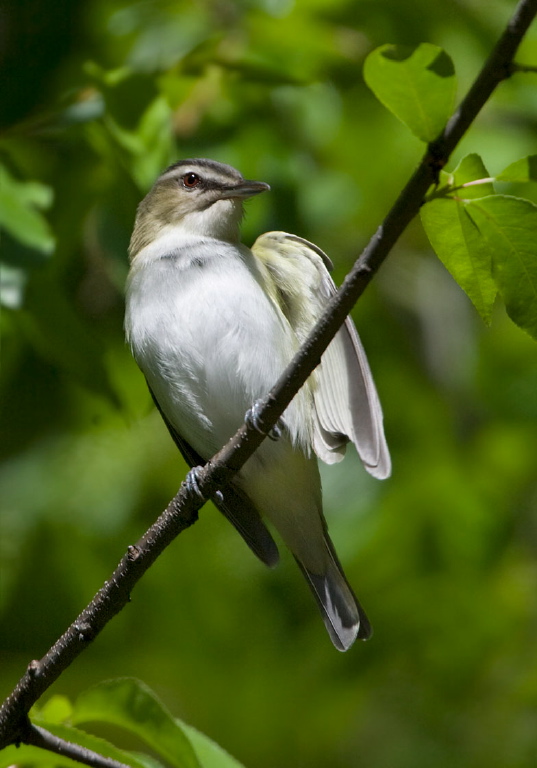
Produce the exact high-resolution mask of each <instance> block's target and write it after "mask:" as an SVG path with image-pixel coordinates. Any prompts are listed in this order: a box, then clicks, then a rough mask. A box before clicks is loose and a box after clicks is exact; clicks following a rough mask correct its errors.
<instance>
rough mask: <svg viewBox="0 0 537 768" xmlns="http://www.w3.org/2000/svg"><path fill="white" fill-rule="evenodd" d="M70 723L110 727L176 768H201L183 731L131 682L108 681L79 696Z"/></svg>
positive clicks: (142, 688) (144, 688)
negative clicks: (128, 734) (142, 743)
mask: <svg viewBox="0 0 537 768" xmlns="http://www.w3.org/2000/svg"><path fill="white" fill-rule="evenodd" d="M72 721H73V723H74V724H75V725H76V724H80V723H84V722H100V723H113V724H114V725H118V726H120V727H122V728H125V729H126V730H128V731H130V732H131V733H134V734H136V735H137V736H138V737H139V738H141V739H143V740H144V741H145V742H146V744H147V745H148V746H149V747H151V748H152V749H153V750H154V751H155V752H156V753H157V754H158V755H159V756H161V757H162V758H164V760H166V761H167V762H168V763H169V764H170V765H172V766H176V768H203V767H202V765H201V763H200V762H199V760H198V758H197V757H196V753H195V751H194V749H193V747H192V745H191V743H190V740H189V738H188V736H187V735H186V734H185V731H184V730H183V728H182V727H181V726H180V725H179V723H178V722H177V721H176V720H175V719H174V718H173V717H172V715H171V713H170V712H169V711H168V710H167V709H166V708H165V707H164V705H163V704H162V703H161V702H160V701H159V699H158V698H157V697H156V696H155V694H154V693H153V692H152V691H151V690H150V689H149V688H147V686H145V685H144V684H143V683H141V682H140V681H138V680H134V679H133V678H119V679H117V680H109V681H106V682H103V683H100V684H99V685H96V686H94V687H93V688H90V689H88V690H87V691H85V692H84V693H82V694H81V695H80V696H79V697H78V699H77V701H76V703H75V706H74V711H73V716H72Z"/></svg>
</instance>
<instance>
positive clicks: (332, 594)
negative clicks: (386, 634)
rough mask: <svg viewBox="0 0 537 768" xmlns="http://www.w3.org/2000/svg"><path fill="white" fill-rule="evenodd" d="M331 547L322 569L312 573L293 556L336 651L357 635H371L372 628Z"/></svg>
mask: <svg viewBox="0 0 537 768" xmlns="http://www.w3.org/2000/svg"><path fill="white" fill-rule="evenodd" d="M327 544H328V542H327ZM330 544H331V542H330ZM328 546H329V547H330V545H329V544H328ZM331 549H332V548H331V547H330V548H329V559H328V564H327V567H326V568H325V570H324V572H323V573H313V572H312V571H310V570H308V569H307V568H306V567H305V566H304V564H303V563H301V562H300V560H298V559H297V558H295V559H296V561H297V563H298V565H299V566H300V570H301V571H302V573H303V574H304V576H305V577H306V580H307V582H308V584H309V586H310V588H311V591H312V592H313V594H314V596H315V599H316V601H317V604H318V606H319V608H320V609H321V614H322V617H323V621H324V624H325V626H326V629H327V630H328V634H329V635H330V639H331V640H332V642H333V643H334V645H335V647H336V648H337V649H338V651H346V650H348V649H349V648H350V647H351V645H352V644H353V643H354V641H355V640H356V639H357V638H358V639H360V640H367V639H368V638H369V637H371V634H372V630H371V625H370V623H369V620H368V618H367V616H366V614H365V611H364V609H363V608H362V606H361V605H360V603H359V602H358V600H357V599H356V597H355V596H354V593H353V591H352V589H351V588H350V586H349V584H348V582H347V579H346V578H345V576H344V574H343V571H342V569H341V566H340V565H339V563H338V561H337V558H335V556H333V554H332V552H331Z"/></svg>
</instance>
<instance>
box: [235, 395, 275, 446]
mask: <svg viewBox="0 0 537 768" xmlns="http://www.w3.org/2000/svg"><path fill="white" fill-rule="evenodd" d="M264 405H265V403H264V401H263V400H256V401H255V403H254V404H253V405H252V407H251V408H249V409H248V410H247V411H246V415H245V417H244V421H245V422H246V424H247V425H248V426H249V427H253V428H254V429H255V430H256V431H257V432H259V433H260V434H262V435H266V436H267V437H268V438H269V439H270V440H279V439H280V437H281V436H282V432H283V428H284V423H283V420H282V419H278V421H277V423H276V424H275V425H274V426H273V427H272V429H271V430H270V431H269V432H265V430H264V429H263V428H262V427H261V425H260V424H259V411H260V410H261V409H262V407H263V406H264Z"/></svg>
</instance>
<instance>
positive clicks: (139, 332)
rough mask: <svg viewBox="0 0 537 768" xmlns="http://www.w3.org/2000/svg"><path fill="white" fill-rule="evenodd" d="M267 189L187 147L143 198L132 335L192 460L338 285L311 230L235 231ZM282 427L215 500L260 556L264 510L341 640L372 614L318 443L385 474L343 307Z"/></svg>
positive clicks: (325, 451) (270, 543)
mask: <svg viewBox="0 0 537 768" xmlns="http://www.w3.org/2000/svg"><path fill="white" fill-rule="evenodd" d="M268 189H269V186H268V184H264V183H263V182H259V181H247V180H245V179H244V178H243V177H242V176H241V174H240V173H239V172H238V171H236V170H235V169H234V168H231V167H230V166H229V165H223V164H221V163H217V162H214V161H213V160H199V159H198V160H182V161H180V162H178V163H175V165H172V166H170V167H169V168H168V169H167V170H166V171H164V173H163V174H162V175H161V176H160V178H159V179H157V181H156V183H155V185H154V186H153V188H152V189H151V190H150V192H149V193H148V195H147V196H146V197H145V198H144V200H142V202H141V203H140V205H139V207H138V213H137V216H136V223H135V227H134V232H133V235H132V239H131V244H130V258H131V267H130V273H129V278H128V284H127V309H126V318H125V328H126V333H127V339H128V342H129V343H130V346H131V348H132V352H133V355H134V357H135V359H136V361H137V363H138V365H139V366H140V368H141V369H142V371H143V373H144V374H145V377H146V379H147V383H148V385H149V388H150V390H151V393H152V395H153V398H154V400H155V403H156V404H157V407H158V409H159V410H160V413H161V414H162V418H163V419H164V421H165V423H166V425H167V427H168V429H169V431H170V433H171V435H172V437H173V439H174V440H175V442H176V444H177V446H178V447H179V450H180V451H181V453H182V454H183V456H184V458H185V459H186V461H187V462H188V464H189V465H190V466H191V467H196V466H199V465H203V464H204V463H205V462H206V461H207V460H208V459H209V458H210V457H211V456H213V455H214V454H215V453H216V452H217V451H218V450H219V449H220V448H221V447H222V446H223V445H224V444H225V443H226V442H227V440H228V439H229V438H230V437H231V436H232V435H233V434H234V433H235V432H236V431H237V429H238V428H239V427H240V425H241V424H242V423H243V421H244V418H245V413H246V411H247V410H248V409H250V408H251V407H252V404H254V403H255V402H256V401H257V400H258V399H259V398H262V397H264V396H265V395H266V394H267V393H268V391H269V390H270V389H271V387H272V386H273V385H274V384H275V382H276V380H277V379H278V377H279V376H280V374H281V373H282V372H283V370H284V368H285V367H286V365H287V364H288V363H289V361H290V360H291V358H292V357H293V355H294V354H295V352H296V351H297V349H298V348H299V346H300V344H301V343H302V342H303V340H304V339H305V338H306V336H307V334H308V332H309V331H310V330H311V328H312V327H313V325H314V323H315V322H316V320H317V319H318V317H319V315H320V314H321V312H322V310H323V307H324V306H325V305H326V303H327V301H328V300H329V298H330V296H331V295H332V294H333V293H334V291H335V286H334V283H333V282H332V279H331V278H330V276H329V274H328V269H330V266H331V265H330V261H329V259H328V257H327V256H326V255H325V254H324V253H323V252H322V251H321V250H320V249H319V248H317V247H316V246H315V245H313V244H312V243H309V242H308V241H307V240H302V238H300V237H296V236H295V235H289V234H286V233H285V232H268V233H266V234H264V235H261V237H259V238H258V240H257V241H256V242H255V244H254V245H253V246H252V248H251V249H250V248H247V247H246V246H245V245H243V244H242V243H241V242H240V234H239V225H240V222H241V218H242V215H243V201H244V200H245V199H246V198H249V197H252V196H253V195H257V194H259V193H260V192H263V191H265V190H268ZM279 432H280V438H279V439H278V440H276V441H271V440H265V441H264V442H263V444H262V445H261V446H260V448H259V449H258V450H257V451H256V453H255V454H254V455H253V456H252V457H251V458H250V459H249V460H248V461H247V462H246V464H245V465H244V467H243V468H242V469H241V470H240V472H239V473H238V474H237V475H236V476H235V478H234V480H233V482H232V483H231V484H230V485H229V486H227V487H226V488H224V490H223V495H220V494H219V495H218V497H216V498H215V499H214V502H215V504H216V506H217V507H218V509H219V510H220V511H221V512H222V513H223V514H224V515H225V516H226V517H227V518H228V519H229V520H230V521H231V523H233V525H234V526H235V527H236V528H237V530H238V531H239V533H240V534H241V535H242V536H243V538H244V539H245V540H246V542H247V544H248V545H249V546H250V548H251V549H252V550H253V552H254V553H255V554H256V555H257V556H258V557H259V558H260V559H261V560H262V561H263V562H264V563H266V564H267V565H274V564H275V563H276V562H277V560H278V550H277V548H276V545H275V543H274V540H273V538H272V536H271V534H270V533H269V530H268V529H267V527H266V526H265V523H264V520H265V519H266V520H268V521H270V523H272V525H273V526H274V528H275V529H276V530H277V531H278V533H279V534H280V536H281V537H282V539H283V540H284V542H285V543H286V544H287V546H288V547H289V549H290V550H291V552H292V553H293V555H294V556H295V558H296V560H297V562H298V564H299V566H300V568H301V569H302V572H303V573H304V575H305V577H306V579H307V581H308V583H309V586H310V587H311V589H312V590H313V593H314V595H315V597H316V599H317V602H318V604H319V606H320V608H321V612H322V614H323V619H324V623H325V625H326V627H327V629H328V632H329V633H330V637H331V639H332V642H333V643H334V645H335V646H336V647H337V648H338V649H339V650H342V651H344V650H347V648H349V647H350V645H351V644H352V643H353V642H354V640H355V639H356V638H357V637H359V638H362V639H364V640H365V639H367V638H368V637H369V635H370V634H371V628H370V625H369V622H368V620H367V617H366V615H365V613H364V611H363V609H362V608H361V606H360V604H359V603H358V601H357V600H356V598H355V596H354V594H353V592H352V589H351V588H350V586H349V584H348V582H347V580H346V578H345V576H344V575H343V571H342V569H341V566H340V564H339V562H338V559H337V556H336V553H335V550H334V547H333V544H332V542H331V541H330V538H329V536H328V532H327V527H326V522H325V519H324V516H323V510H322V499H321V482H320V478H319V469H318V466H317V456H318V457H319V458H321V459H322V460H323V461H325V462H327V463H328V464H332V463H334V462H337V461H340V460H341V459H342V458H343V455H344V453H345V446H346V443H347V442H348V441H349V440H351V441H352V442H353V443H354V444H355V445H356V448H357V450H358V454H359V456H360V458H361V460H362V462H363V464H364V466H365V468H366V469H367V471H368V472H370V473H371V474H372V475H374V476H375V477H377V478H385V477H387V476H388V475H389V474H390V457H389V453H388V448H387V446H386V441H385V438H384V431H383V421H382V410H381V407H380V403H379V399H378V396H377V392H376V389H375V385H374V383H373V378H372V376H371V372H370V370H369V366H368V363H367V359H366V356H365V352H364V350H363V348H362V345H361V343H360V340H359V338H358V334H357V332H356V329H355V327H354V325H353V323H352V321H351V320H350V318H348V319H347V321H346V323H345V324H344V325H343V326H342V328H341V329H340V331H339V332H338V333H337V335H336V336H335V338H334V340H333V341H332V343H331V344H330V346H329V347H328V349H327V350H326V352H325V353H324V355H323V357H322V360H321V363H320V365H319V366H318V367H317V368H316V370H315V371H314V373H313V374H312V375H311V376H310V378H309V379H308V381H307V382H306V384H305V385H304V387H302V389H301V390H300V391H299V393H298V394H297V395H296V397H295V398H294V399H293V401H292V402H291V404H290V405H289V406H288V407H287V409H286V410H285V412H284V414H283V417H282V421H281V425H280V429H279Z"/></svg>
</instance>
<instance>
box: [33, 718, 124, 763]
mask: <svg viewBox="0 0 537 768" xmlns="http://www.w3.org/2000/svg"><path fill="white" fill-rule="evenodd" d="M21 743H22V744H28V745H31V746H33V747H41V749H46V750H48V751H49V752H54V754H56V755H62V757H70V758H71V760H76V761H77V762H78V763H83V765H90V766H91V767H92V768H130V767H129V766H128V765H125V763H120V762H118V761H117V760H112V758H111V757H103V756H102V755H99V753H98V752H93V750H91V749H86V747H81V746H80V745H79V744H73V742H71V741H65V740H64V739H60V738H59V736H55V735H54V734H53V733H50V732H49V731H47V730H45V728H41V727H40V726H39V725H33V724H32V723H29V724H28V726H27V729H26V732H25V734H24V737H23V739H22V740H21Z"/></svg>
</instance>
